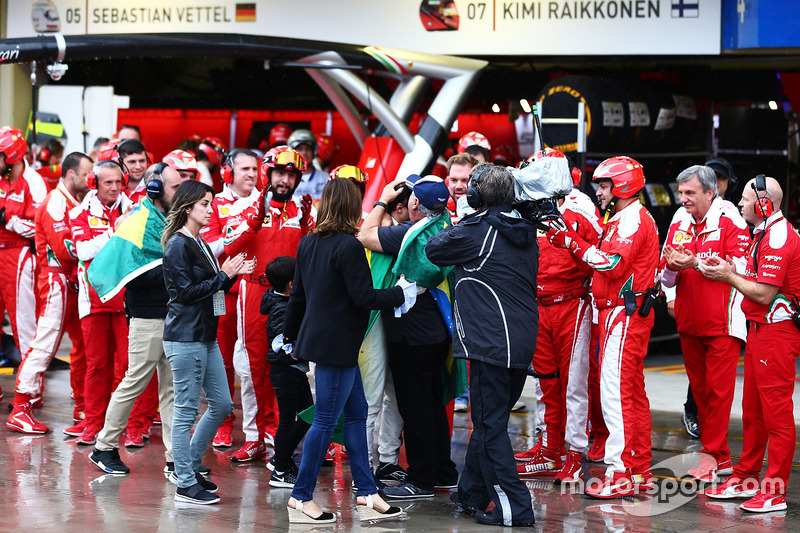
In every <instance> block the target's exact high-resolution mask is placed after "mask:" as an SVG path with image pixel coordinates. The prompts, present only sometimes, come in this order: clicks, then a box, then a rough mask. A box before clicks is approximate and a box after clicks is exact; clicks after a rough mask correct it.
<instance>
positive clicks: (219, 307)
mask: <svg viewBox="0 0 800 533" xmlns="http://www.w3.org/2000/svg"><path fill="white" fill-rule="evenodd" d="M187 233H189V232H188V230H187ZM189 235H191V233H189ZM191 237H192V240H193V241H194V242H195V244H197V246H199V247H200V251H201V252H203V256H204V257H205V258H206V259H207V260H208V262H209V263H211V266H212V267H213V268H214V272H219V265H218V264H217V260H216V259H214V256H213V255H211V253H210V252H209V251H208V249H207V248H206V247H205V246H203V243H202V241H201V240H200V239H199V238H195V237H194V236H193V235H191ZM211 303H212V307H213V309H214V316H222V315H224V314H225V292H224V291H217V292H215V293H214V294H212V295H211Z"/></svg>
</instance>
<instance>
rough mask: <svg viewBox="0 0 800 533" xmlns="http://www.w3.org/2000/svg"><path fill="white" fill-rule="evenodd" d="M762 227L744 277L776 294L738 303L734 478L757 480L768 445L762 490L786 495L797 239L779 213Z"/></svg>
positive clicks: (799, 285) (797, 336) (798, 341)
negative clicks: (738, 423) (741, 337)
mask: <svg viewBox="0 0 800 533" xmlns="http://www.w3.org/2000/svg"><path fill="white" fill-rule="evenodd" d="M764 227H765V226H764V224H761V225H759V227H757V228H756V233H755V236H754V240H753V242H752V243H751V246H750V247H749V248H748V250H747V255H746V256H745V257H746V259H747V263H746V266H745V273H744V275H745V276H746V277H747V278H750V279H752V280H754V281H757V282H759V283H767V284H769V285H773V286H776V287H778V293H777V294H776V295H775V297H774V298H773V299H772V301H771V302H769V304H767V305H762V304H759V303H756V302H754V301H753V300H750V299H749V298H745V299H744V301H743V302H742V311H744V314H745V317H747V320H749V321H750V330H749V332H748V336H747V346H746V347H745V353H744V398H743V399H742V410H743V417H742V419H743V422H744V443H743V447H742V458H741V459H740V460H739V464H738V465H736V467H735V468H734V472H733V475H734V476H737V477H740V478H742V479H745V478H756V479H758V478H759V474H760V473H761V467H762V462H763V460H764V452H765V451H766V450H767V446H769V449H768V457H769V464H768V465H767V472H766V474H765V475H764V482H762V489H763V488H764V487H765V486H766V489H767V490H768V491H769V492H773V493H785V491H786V487H787V486H788V483H789V473H790V471H791V468H792V456H793V455H794V450H795V440H796V430H795V420H794V414H793V403H792V394H793V393H794V380H795V360H796V359H797V356H798V355H800V330H798V327H797V326H796V325H795V324H794V323H793V321H792V314H793V313H795V312H797V311H798V310H800V307H798V300H800V236H798V234H797V230H795V229H794V228H793V227H792V226H791V224H789V222H788V221H787V220H786V218H784V216H783V213H781V212H780V211H777V212H775V213H774V214H773V215H772V216H770V217H769V219H768V220H767V222H766V229H765V230H763V231H761V229H760V228H764ZM762 235H763V237H762ZM755 265H758V267H757V268H756V266H755Z"/></svg>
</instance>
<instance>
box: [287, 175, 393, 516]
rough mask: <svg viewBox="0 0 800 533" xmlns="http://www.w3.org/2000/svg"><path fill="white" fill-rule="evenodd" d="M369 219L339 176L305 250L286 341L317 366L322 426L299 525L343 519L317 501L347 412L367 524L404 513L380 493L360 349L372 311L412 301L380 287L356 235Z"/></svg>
mask: <svg viewBox="0 0 800 533" xmlns="http://www.w3.org/2000/svg"><path fill="white" fill-rule="evenodd" d="M360 222H361V196H360V193H359V191H358V189H357V188H356V186H355V185H354V184H353V183H351V182H350V180H344V179H335V180H331V181H329V182H328V184H327V185H326V186H325V189H324V190H323V191H322V199H321V201H320V204H319V210H318V215H317V226H316V229H315V230H314V232H313V233H312V234H311V235H307V236H305V237H303V240H302V241H300V246H299V247H298V249H297V268H296V270H295V277H294V283H293V285H292V292H291V295H290V297H289V305H288V307H287V310H286V323H285V326H284V328H285V329H284V339H285V342H286V343H287V344H289V343H291V342H292V341H294V352H293V353H294V354H295V355H294V356H295V357H297V358H300V359H304V360H306V361H313V362H315V363H316V364H317V367H316V391H317V404H316V414H315V416H314V422H313V424H312V425H311V429H309V431H308V434H307V435H306V440H305V444H304V445H303V459H302V461H301V463H300V471H299V473H298V476H297V482H296V483H295V486H294V489H293V490H292V497H291V498H290V499H289V505H288V510H289V521H290V522H291V523H309V524H319V523H329V522H334V521H335V520H336V518H335V517H334V515H333V514H331V513H324V512H322V511H321V510H320V509H319V507H317V505H316V504H315V503H314V502H313V500H312V497H313V494H314V487H315V485H316V481H317V475H318V474H319V469H320V466H322V461H323V459H324V458H325V453H326V452H327V450H328V443H329V442H330V440H331V434H332V433H333V429H334V427H336V424H337V422H338V420H339V417H340V416H341V414H342V413H343V412H344V426H343V429H344V444H345V447H346V448H347V454H348V457H349V461H350V472H351V474H352V476H353V483H354V484H355V486H356V487H357V492H356V495H357V508H358V512H359V516H360V518H361V520H373V519H376V518H388V517H392V516H398V515H400V514H401V512H402V511H401V510H400V509H399V508H397V507H390V506H389V505H388V504H387V503H386V502H384V501H383V499H381V497H380V496H378V494H377V493H378V489H377V488H376V486H375V481H374V478H373V477H372V472H371V470H370V466H369V459H368V453H367V440H366V418H367V401H366V399H365V398H364V388H363V386H362V384H361V373H360V371H359V369H358V350H359V348H360V346H361V342H362V341H363V339H364V334H365V333H366V331H367V325H368V321H369V311H370V309H391V308H393V307H399V306H400V305H402V304H403V303H404V301H405V299H404V296H403V290H402V289H401V288H400V287H398V286H395V287H392V288H389V289H382V290H376V289H374V288H373V287H372V277H371V275H370V270H369V265H368V264H367V258H366V254H365V253H364V247H363V246H362V245H361V244H360V243H359V242H358V240H357V239H356V238H355V234H356V233H357V232H358V226H359V223H360Z"/></svg>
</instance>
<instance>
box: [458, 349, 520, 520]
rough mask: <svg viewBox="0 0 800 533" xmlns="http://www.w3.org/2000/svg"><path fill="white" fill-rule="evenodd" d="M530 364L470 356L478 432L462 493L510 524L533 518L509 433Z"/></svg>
mask: <svg viewBox="0 0 800 533" xmlns="http://www.w3.org/2000/svg"><path fill="white" fill-rule="evenodd" d="M526 375H527V369H524V368H520V369H509V368H503V367H500V366H495V365H491V364H488V363H484V362H482V361H478V360H475V359H472V360H470V364H469V400H470V406H471V408H472V436H471V437H470V440H469V444H468V445H467V456H466V459H465V460H464V471H463V472H462V473H461V479H460V480H459V482H458V497H459V499H460V500H461V501H462V502H463V503H464V504H466V505H469V506H471V507H475V508H477V509H486V507H487V506H488V505H489V502H490V501H493V502H494V503H495V508H494V510H493V511H492V513H494V514H495V515H497V517H498V518H501V519H503V523H504V524H505V525H506V526H512V525H513V524H530V523H533V507H532V506H531V494H530V492H529V491H528V488H527V487H526V486H525V483H523V482H522V480H520V478H519V475H518V474H517V468H516V461H514V451H513V449H512V448H511V439H510V438H509V436H508V418H509V414H510V413H511V408H512V407H513V406H514V404H515V403H516V401H517V400H518V399H519V396H520V394H522V389H523V387H524V386H525V377H526Z"/></svg>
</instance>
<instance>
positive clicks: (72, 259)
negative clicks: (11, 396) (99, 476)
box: [16, 183, 86, 411]
mask: <svg viewBox="0 0 800 533" xmlns="http://www.w3.org/2000/svg"><path fill="white" fill-rule="evenodd" d="M78 204H79V202H78V200H77V199H76V198H75V197H74V196H72V194H70V192H69V191H68V190H67V188H66V187H65V186H64V184H63V183H59V184H58V186H57V187H56V188H55V189H54V190H53V191H51V192H49V193H48V194H47V197H46V199H45V201H44V203H43V204H42V205H41V206H40V207H39V209H37V210H36V218H35V224H36V255H37V257H38V260H39V265H38V266H39V268H38V271H39V272H38V279H37V283H38V294H39V316H38V317H37V321H36V334H35V336H34V338H33V342H32V343H31V347H30V349H29V350H28V352H27V353H26V354H25V356H24V358H23V360H22V364H21V365H20V367H19V370H18V371H17V389H16V392H17V395H25V396H27V398H26V401H30V399H32V398H36V397H38V396H39V395H41V394H42V382H43V379H44V371H45V370H47V367H48V366H49V365H50V362H51V361H52V360H53V357H55V354H56V352H57V351H58V347H59V345H60V344H61V338H62V336H63V335H64V331H67V333H69V336H70V339H71V340H72V350H71V351H70V385H71V386H72V393H73V397H74V399H75V406H76V408H77V410H78V411H83V407H84V405H83V388H84V377H85V375H86V358H85V354H84V345H83V334H82V332H81V324H80V320H79V318H78V291H77V287H78V256H77V255H76V252H75V245H74V244H73V242H72V231H71V229H70V223H69V215H68V213H69V211H70V210H71V209H73V208H75V207H77V206H78ZM20 400H22V399H20Z"/></svg>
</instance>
